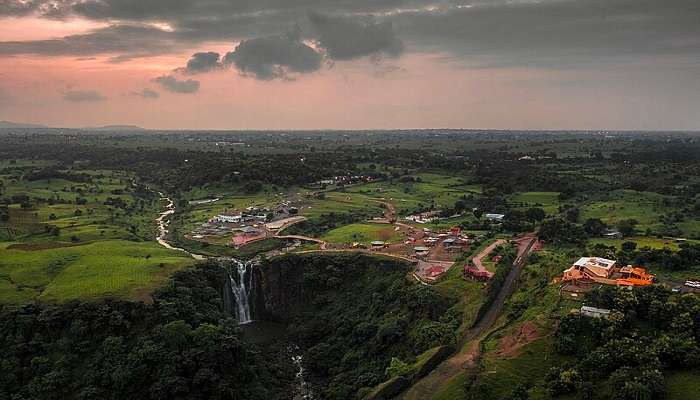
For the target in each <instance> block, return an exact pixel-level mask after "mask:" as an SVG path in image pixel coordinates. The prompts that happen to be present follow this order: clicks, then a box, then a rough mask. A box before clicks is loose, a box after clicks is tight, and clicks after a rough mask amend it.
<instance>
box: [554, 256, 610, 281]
mask: <svg viewBox="0 0 700 400" xmlns="http://www.w3.org/2000/svg"><path fill="white" fill-rule="evenodd" d="M614 266H615V261H614V260H608V259H607V258H602V257H581V258H579V259H578V261H576V262H575V263H574V264H573V265H572V266H571V267H569V269H567V270H566V271H564V280H570V279H582V278H609V277H610V275H611V274H612V272H613V267H614Z"/></svg>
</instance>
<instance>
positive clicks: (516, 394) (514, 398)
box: [508, 385, 530, 400]
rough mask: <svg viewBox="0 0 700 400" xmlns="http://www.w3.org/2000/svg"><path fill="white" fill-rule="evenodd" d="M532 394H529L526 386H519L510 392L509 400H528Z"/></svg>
mask: <svg viewBox="0 0 700 400" xmlns="http://www.w3.org/2000/svg"><path fill="white" fill-rule="evenodd" d="M529 398H530V394H529V393H528V392H527V387H525V386H524V385H518V386H516V387H515V389H513V391H512V392H510V396H509V397H508V399H509V400H528V399H529Z"/></svg>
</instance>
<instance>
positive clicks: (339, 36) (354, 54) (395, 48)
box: [309, 12, 404, 60]
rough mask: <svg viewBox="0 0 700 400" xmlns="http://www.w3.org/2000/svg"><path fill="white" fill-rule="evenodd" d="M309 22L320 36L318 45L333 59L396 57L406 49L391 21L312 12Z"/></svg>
mask: <svg viewBox="0 0 700 400" xmlns="http://www.w3.org/2000/svg"><path fill="white" fill-rule="evenodd" d="M309 21H311V25H313V27H314V30H315V31H316V32H317V33H318V35H319V38H318V42H319V44H320V45H321V46H322V47H323V48H324V49H325V50H326V51H327V52H328V56H329V57H330V58H332V59H334V60H350V59H353V58H358V57H363V56H368V55H379V54H385V55H388V56H392V57H395V56H398V55H400V54H401V53H402V52H403V50H404V45H403V43H402V42H401V40H399V38H398V37H397V36H396V33H395V32H394V29H393V27H392V25H391V23H390V22H381V23H376V22H373V21H368V22H366V23H362V22H359V21H356V20H352V19H350V18H347V17H335V16H330V15H324V14H319V13H315V12H314V13H309Z"/></svg>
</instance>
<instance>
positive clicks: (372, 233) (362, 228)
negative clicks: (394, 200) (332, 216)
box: [321, 223, 403, 244]
mask: <svg viewBox="0 0 700 400" xmlns="http://www.w3.org/2000/svg"><path fill="white" fill-rule="evenodd" d="M402 238H403V237H402V235H401V234H400V233H399V232H396V231H394V226H393V225H387V224H372V223H359V224H350V225H345V226H342V227H340V228H336V229H333V230H331V231H329V232H327V233H326V234H325V235H323V237H322V238H321V239H323V240H325V241H327V242H329V243H344V244H350V243H353V242H359V243H364V244H369V242H371V241H373V240H381V241H384V242H387V243H396V242H399V241H401V240H402Z"/></svg>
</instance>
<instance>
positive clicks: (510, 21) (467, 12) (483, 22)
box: [0, 0, 700, 76]
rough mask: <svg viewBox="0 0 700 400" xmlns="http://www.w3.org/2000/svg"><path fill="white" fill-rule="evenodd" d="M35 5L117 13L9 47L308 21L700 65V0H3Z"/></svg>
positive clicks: (462, 52)
mask: <svg viewBox="0 0 700 400" xmlns="http://www.w3.org/2000/svg"><path fill="white" fill-rule="evenodd" d="M308 10H315V12H314V13H312V14H310V15H309V14H308ZM25 15H34V16H38V17H42V18H63V17H69V16H70V17H75V16H77V17H82V18H87V19H90V20H93V21H100V22H105V23H108V24H111V25H110V26H107V27H105V28H100V29H96V30H93V31H89V32H86V33H83V34H78V35H68V36H65V37H61V38H56V39H49V40H27V41H5V42H0V55H14V54H38V55H47V56H56V55H76V56H94V55H103V54H109V55H115V56H116V58H114V60H115V61H123V60H127V59H129V58H133V57H135V56H147V55H157V54H175V53H177V52H180V51H182V50H183V49H184V48H193V47H196V46H197V45H198V44H202V43H204V42H207V41H240V40H244V41H250V40H255V39H251V38H267V37H268V36H272V35H274V34H275V33H277V32H279V31H280V29H284V27H287V26H291V25H294V24H301V25H302V27H303V28H304V30H305V31H307V30H308V32H315V33H316V35H315V36H309V37H305V39H307V40H317V41H318V44H319V47H320V48H322V49H323V50H325V53H326V54H327V55H328V57H330V58H332V59H334V60H350V59H353V58H357V57H362V56H368V55H369V56H376V55H381V56H396V55H400V54H401V53H402V52H404V51H405V49H404V47H407V48H409V49H411V50H413V51H419V52H432V53H439V54H441V55H448V56H451V57H452V58H453V59H455V60H457V61H460V62H461V63H462V64H463V65H467V66H477V67H484V66H486V67H489V66H521V67H522V66H525V67H533V66H534V67H547V68H549V67H578V66H580V65H582V64H585V65H595V66H600V65H607V64H610V63H614V62H617V61H619V60H620V59H625V60H629V59H635V60H639V59H643V58H645V57H655V56H658V55H664V56H673V57H680V58H682V59H681V60H680V61H678V62H685V63H686V65H697V62H698V58H700V40H699V39H698V38H699V37H700V24H698V20H700V2H698V1H697V0H615V1H611V0H539V1H512V0H489V1H478V2H470V1H467V0H464V1H458V0H446V1H442V0H441V1H435V0H374V1H373V0H355V1H327V0H299V1H289V0H266V1H258V2H251V1H249V0H226V1H222V0H196V1H195V0H148V1H142V0H0V16H25ZM369 15H373V16H374V19H370V18H369V17H368V16H369ZM307 28H308V29H307ZM261 40H262V41H270V40H271V39H261ZM253 44H254V45H255V46H260V44H259V43H255V42H254V43H253ZM404 44H405V46H404ZM263 64H264V63H263ZM273 64H274V63H273ZM243 65H246V64H243ZM249 68H254V69H257V66H256V67H249ZM263 72H264V73H263V74H262V75H261V76H270V73H266V72H269V71H263Z"/></svg>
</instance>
